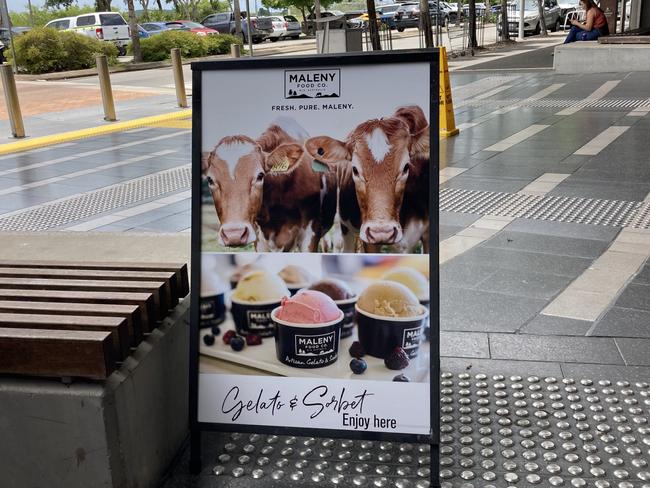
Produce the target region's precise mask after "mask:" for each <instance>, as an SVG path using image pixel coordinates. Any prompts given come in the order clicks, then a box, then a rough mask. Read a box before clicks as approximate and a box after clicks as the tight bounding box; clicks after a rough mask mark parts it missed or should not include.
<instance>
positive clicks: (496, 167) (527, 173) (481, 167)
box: [463, 159, 545, 181]
mask: <svg viewBox="0 0 650 488" xmlns="http://www.w3.org/2000/svg"><path fill="white" fill-rule="evenodd" d="M490 161H491V160H490V159H488V160H487V161H486V162H485V163H482V164H478V165H476V166H474V167H473V168H472V169H470V170H467V171H465V172H464V173H463V177H464V178H468V177H472V178H508V179H515V180H517V179H519V180H529V181H532V180H534V179H536V178H539V177H540V176H541V175H542V174H544V173H545V171H544V170H542V169H540V168H536V167H534V166H512V165H501V164H489V162H490Z"/></svg>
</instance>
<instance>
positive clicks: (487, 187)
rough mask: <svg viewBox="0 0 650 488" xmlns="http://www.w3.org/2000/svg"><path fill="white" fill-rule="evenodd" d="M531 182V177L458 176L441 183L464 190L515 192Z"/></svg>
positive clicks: (444, 185)
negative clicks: (506, 178)
mask: <svg viewBox="0 0 650 488" xmlns="http://www.w3.org/2000/svg"><path fill="white" fill-rule="evenodd" d="M528 183H530V180H529V179H514V178H513V179H508V180H505V179H499V178H471V177H463V175H460V176H456V177H455V178H452V179H451V180H449V181H446V182H445V183H443V184H442V185H441V188H461V189H463V190H478V191H497V192H506V193H515V192H518V191H519V190H521V189H522V188H523V187H524V186H526V185H527V184H528Z"/></svg>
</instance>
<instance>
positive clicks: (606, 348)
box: [490, 334, 624, 364]
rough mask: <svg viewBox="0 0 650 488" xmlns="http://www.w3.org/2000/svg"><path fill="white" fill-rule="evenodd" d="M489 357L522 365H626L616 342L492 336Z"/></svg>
mask: <svg viewBox="0 0 650 488" xmlns="http://www.w3.org/2000/svg"><path fill="white" fill-rule="evenodd" d="M490 357H492V358H494V359H514V360H521V361H555V362H562V363H595V364H624V363H623V359H622V358H621V355H620V353H619V351H618V348H617V347H616V344H615V343H614V340H613V339H607V338H599V337H555V336H535V335H520V334H490Z"/></svg>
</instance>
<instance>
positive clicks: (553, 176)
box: [517, 173, 571, 195]
mask: <svg viewBox="0 0 650 488" xmlns="http://www.w3.org/2000/svg"><path fill="white" fill-rule="evenodd" d="M569 176H571V175H570V174H566V173H544V174H543V175H542V176H540V177H539V178H537V179H535V180H533V181H532V182H531V183H529V184H528V185H526V186H525V187H523V188H522V189H521V190H519V191H518V192H517V193H520V194H522V195H546V194H547V193H549V192H550V191H551V190H553V188H555V187H556V186H557V185H559V184H560V183H562V182H563V181H564V180H565V179H567V178H568V177H569Z"/></svg>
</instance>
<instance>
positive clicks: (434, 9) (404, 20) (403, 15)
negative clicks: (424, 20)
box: [395, 2, 449, 32]
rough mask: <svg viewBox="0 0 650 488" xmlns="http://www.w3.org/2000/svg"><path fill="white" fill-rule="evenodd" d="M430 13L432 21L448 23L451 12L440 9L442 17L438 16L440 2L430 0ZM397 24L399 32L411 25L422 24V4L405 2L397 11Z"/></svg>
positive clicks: (439, 23)
mask: <svg viewBox="0 0 650 488" xmlns="http://www.w3.org/2000/svg"><path fill="white" fill-rule="evenodd" d="M429 15H430V16H431V20H432V23H433V24H435V23H436V19H437V22H438V25H447V23H448V22H449V12H446V11H445V10H443V9H442V5H441V9H440V17H438V4H437V3H436V2H429ZM395 26H396V28H397V31H398V32H404V29H407V28H409V27H419V26H420V4H419V3H418V2H405V3H403V4H402V5H401V6H400V8H399V9H397V12H396V13H395Z"/></svg>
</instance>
